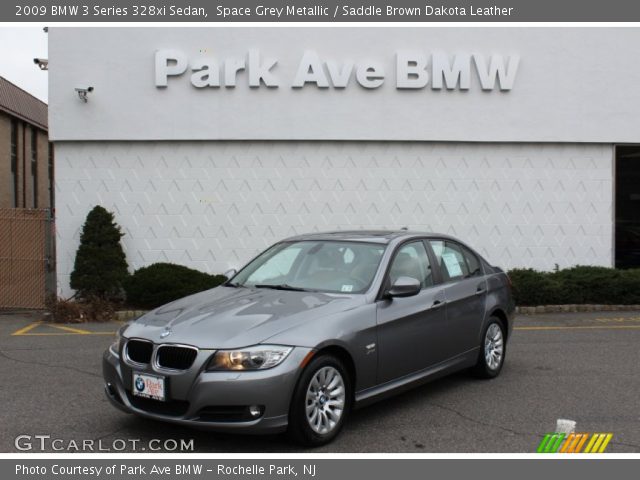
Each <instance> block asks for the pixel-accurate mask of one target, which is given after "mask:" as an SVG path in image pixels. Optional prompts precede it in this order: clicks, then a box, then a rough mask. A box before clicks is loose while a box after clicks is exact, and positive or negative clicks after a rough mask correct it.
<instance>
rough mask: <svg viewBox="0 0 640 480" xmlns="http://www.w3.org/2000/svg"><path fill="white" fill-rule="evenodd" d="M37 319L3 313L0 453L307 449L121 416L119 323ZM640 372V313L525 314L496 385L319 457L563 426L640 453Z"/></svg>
mask: <svg viewBox="0 0 640 480" xmlns="http://www.w3.org/2000/svg"><path fill="white" fill-rule="evenodd" d="M38 319H39V317H38V316H37V315H36V314H24V313H23V314H6V315H0V378H1V379H2V388H1V389H0V402H1V403H0V404H1V405H2V408H1V409H0V424H1V425H2V428H1V429H0V451H2V452H16V451H17V450H16V447H15V438H16V437H17V436H19V435H30V436H32V438H33V437H35V436H36V435H50V436H51V437H52V438H59V439H62V440H63V443H59V444H58V445H65V444H67V442H69V441H72V440H73V441H75V442H78V443H80V442H82V441H84V440H94V441H95V443H94V445H96V446H97V445H101V446H102V447H101V448H110V447H111V446H116V448H117V449H120V448H121V446H122V442H120V443H118V442H117V440H120V439H139V440H140V442H139V443H138V449H139V450H138V451H142V450H140V449H141V448H145V449H146V447H145V446H146V445H149V443H148V441H149V440H151V439H158V440H161V441H164V440H167V439H172V440H176V441H178V442H179V441H180V440H181V439H184V440H187V441H188V440H190V439H193V440H194V441H193V445H194V447H195V450H194V451H200V452H300V451H301V450H300V449H299V448H298V447H296V446H295V445H292V444H291V443H289V442H288V440H287V439H286V437H284V436H282V435H277V436H266V437H259V436H244V435H229V434H215V433H209V432H203V431H195V430H189V429H186V428H183V427H177V426H172V425H168V424H163V423H156V422H153V421H149V420H145V419H140V418H136V417H134V416H132V415H126V414H123V413H121V412H120V411H118V410H116V409H114V408H113V407H112V406H111V405H110V404H109V403H108V401H107V399H106V398H105V396H104V393H103V384H102V377H101V356H102V352H103V350H104V349H105V348H106V347H107V346H108V345H109V344H110V342H111V341H112V338H113V332H115V330H116V329H117V327H118V326H119V325H118V324H116V323H107V324H89V325H88V324H80V325H77V324H74V325H55V326H54V325H49V324H41V323H38V322H37V320H38ZM639 367H640V312H596V313H572V314H547V315H536V316H520V317H518V319H517V321H516V330H515V331H514V334H513V337H512V338H511V341H510V344H509V346H508V353H507V361H506V364H505V367H504V369H503V371H502V374H501V376H500V377H498V378H497V379H495V380H491V381H482V380H476V379H473V378H471V377H469V376H468V375H466V374H465V373H461V374H457V375H454V376H452V377H449V378H445V379H442V380H438V381H436V382H433V383H431V384H428V385H426V386H423V387H419V388H417V389H415V390H413V391H411V392H408V393H405V394H402V395H399V396H397V397H394V398H392V399H389V400H386V401H383V402H380V403H377V404H375V405H373V406H370V407H367V408H365V409H361V410H358V411H356V412H354V413H353V415H352V416H351V419H350V421H349V422H348V424H347V425H346V427H345V429H344V430H343V432H342V434H341V435H340V437H339V438H338V439H337V440H336V441H335V442H333V443H332V444H330V445H328V446H325V447H323V448H320V449H317V450H314V451H316V452H419V453H426V452H527V453H528V452H535V450H536V448H537V446H538V444H539V443H540V441H541V439H542V437H543V435H544V434H545V433H548V432H553V431H554V430H555V427H556V421H557V419H559V418H563V419H571V420H574V421H576V422H577V431H579V432H611V433H613V440H612V441H611V443H610V444H609V446H608V448H607V452H640V409H639V408H638V407H639V406H640V376H639V375H638V368H639ZM98 440H100V443H98V442H97V441H98ZM162 444H163V443H162V442H160V443H158V442H156V443H155V444H154V445H155V446H156V447H157V446H158V445H162ZM33 445H34V446H35V447H37V448H36V450H34V451H38V450H39V443H38V442H37V441H33ZM130 445H131V444H128V445H127V447H126V448H127V450H130ZM170 445H172V444H170ZM145 451H148V450H145Z"/></svg>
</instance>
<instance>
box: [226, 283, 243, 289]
mask: <svg viewBox="0 0 640 480" xmlns="http://www.w3.org/2000/svg"><path fill="white" fill-rule="evenodd" d="M224 286H225V287H232V288H245V286H244V285H240V284H239V283H232V282H227V283H225V284H224Z"/></svg>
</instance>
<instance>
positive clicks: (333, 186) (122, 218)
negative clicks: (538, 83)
mask: <svg viewBox="0 0 640 480" xmlns="http://www.w3.org/2000/svg"><path fill="white" fill-rule="evenodd" d="M56 160H57V166H56V167H57V181H56V202H57V211H58V219H57V246H58V281H59V285H58V287H59V289H60V291H61V293H62V294H64V295H68V294H70V293H71V291H70V290H69V286H68V282H69V275H70V272H71V270H72V268H73V261H74V257H75V252H76V249H77V246H78V242H79V235H80V231H81V227H82V224H83V222H84V220H85V217H86V215H87V213H88V212H89V210H90V209H91V208H92V207H93V206H94V205H96V204H100V205H103V206H104V207H106V208H107V209H109V210H111V211H113V212H114V213H115V215H116V219H117V221H118V223H119V224H120V225H121V226H122V228H123V231H124V233H125V237H124V238H123V244H124V247H125V249H126V254H127V259H128V261H129V265H130V266H131V268H132V269H136V268H140V267H142V266H145V265H149V264H151V263H154V262H167V261H168V262H174V263H180V264H184V265H187V266H190V267H193V268H196V269H199V270H202V271H207V272H216V273H220V272H223V271H225V270H226V269H228V268H231V267H238V266H241V265H242V264H243V263H244V262H246V261H247V260H249V259H250V258H251V257H252V256H254V255H255V254H257V253H258V252H259V251H260V250H262V249H264V248H265V247H267V246H268V245H270V244H271V243H273V242H275V241H277V240H280V239H281V238H283V237H286V236H289V235H295V234H298V233H304V232H309V231H322V230H334V229H359V228H376V229H377V228H401V227H408V228H410V229H417V230H428V231H436V232H443V233H449V234H452V235H456V236H459V237H460V238H463V239H464V240H466V241H468V242H469V243H470V244H471V245H473V246H475V247H477V248H478V249H479V251H480V252H481V253H482V254H483V255H485V256H486V258H487V259H488V260H489V261H490V262H492V263H494V264H497V265H501V266H503V267H505V268H512V267H535V268H540V269H546V270H548V269H553V268H555V266H556V265H557V266H559V267H561V268H562V267H568V266H571V265H575V264H592V265H604V266H612V262H613V258H612V239H613V223H612V214H613V213H612V208H613V204H612V192H613V187H612V181H613V178H612V166H613V147H612V145H609V144H536V143H523V144H511V143H483V144H478V143H431V142H107V143H83V142H81V143H75V142H62V143H59V144H57V146H56Z"/></svg>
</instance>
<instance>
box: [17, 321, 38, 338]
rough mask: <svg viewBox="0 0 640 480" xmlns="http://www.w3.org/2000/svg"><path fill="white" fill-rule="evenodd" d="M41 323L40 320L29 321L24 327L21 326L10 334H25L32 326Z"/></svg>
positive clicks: (34, 326)
mask: <svg viewBox="0 0 640 480" xmlns="http://www.w3.org/2000/svg"><path fill="white" fill-rule="evenodd" d="M41 324H42V321H41V320H40V321H37V322H33V323H30V324H29V325H27V326H26V327H23V328H21V329H20V330H16V331H15V332H13V333H12V334H11V335H25V334H27V333H28V332H30V331H31V330H33V329H34V328H36V327H37V326H38V325H41Z"/></svg>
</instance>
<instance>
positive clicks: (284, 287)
mask: <svg viewBox="0 0 640 480" xmlns="http://www.w3.org/2000/svg"><path fill="white" fill-rule="evenodd" d="M254 287H255V288H272V289H274V290H291V291H292V292H308V291H309V290H308V289H306V288H300V287H292V286H291V285H287V284H286V283H281V284H279V285H268V284H263V285H254Z"/></svg>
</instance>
